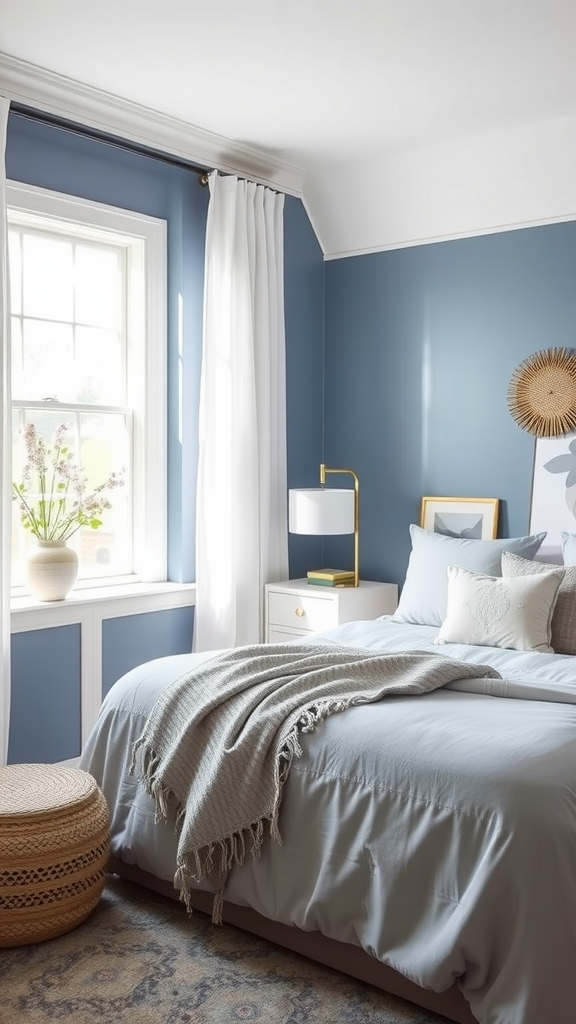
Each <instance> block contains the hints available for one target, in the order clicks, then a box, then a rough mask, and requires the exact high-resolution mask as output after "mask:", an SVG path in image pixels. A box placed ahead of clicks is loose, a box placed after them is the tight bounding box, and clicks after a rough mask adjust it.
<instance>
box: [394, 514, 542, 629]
mask: <svg viewBox="0 0 576 1024" xmlns="http://www.w3.org/2000/svg"><path fill="white" fill-rule="evenodd" d="M545 536H546V534H545V533H537V534H533V535H532V536H530V537H506V538H503V539H501V540H470V539H466V538H463V537H447V536H446V535H445V534H443V533H433V532H432V531H431V530H423V529H422V527H420V526H415V525H414V524H412V526H411V527H410V537H411V540H412V552H411V554H410V560H409V562H408V569H407V571H406V580H405V582H404V586H403V587H402V592H401V594H400V601H399V603H398V607H397V609H396V611H395V612H394V615H393V616H392V617H393V618H394V619H395V620H396V621H397V622H414V623H417V624H419V625H422V626H440V625H441V624H442V622H443V621H444V618H445V616H446V592H447V589H448V577H447V576H446V569H447V568H448V566H449V565H460V566H462V568H463V569H470V570H471V571H472V572H483V573H488V574H489V575H491V576H500V575H501V558H502V552H503V551H512V552H513V553H514V554H515V555H522V556H523V558H534V555H535V554H536V552H537V551H538V548H539V547H540V545H541V543H542V541H543V540H544V538H545Z"/></svg>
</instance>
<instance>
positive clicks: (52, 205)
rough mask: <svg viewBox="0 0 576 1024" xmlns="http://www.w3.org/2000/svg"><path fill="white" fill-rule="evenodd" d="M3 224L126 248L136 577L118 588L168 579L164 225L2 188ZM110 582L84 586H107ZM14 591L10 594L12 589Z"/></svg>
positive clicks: (31, 190) (30, 189) (39, 192)
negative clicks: (36, 226) (40, 227)
mask: <svg viewBox="0 0 576 1024" xmlns="http://www.w3.org/2000/svg"><path fill="white" fill-rule="evenodd" d="M6 191H7V195H6V203H7V211H8V226H9V227H10V225H11V224H19V225H22V224H24V225H27V224H28V225H29V224H33V223H34V219H35V218H36V222H37V223H42V222H43V221H44V220H45V218H49V219H50V221H51V223H50V225H49V229H50V230H51V231H54V230H57V227H58V223H60V224H61V225H62V230H63V231H66V230H69V227H70V225H71V224H73V225H74V229H75V230H78V231H79V233H80V234H82V233H85V237H87V238H95V237H97V238H99V239H101V240H103V241H111V242H112V243H113V244H115V245H116V244H118V243H119V241H120V244H123V245H126V255H127V261H128V282H129V284H128V289H127V291H128V295H127V299H128V310H127V312H128V317H127V321H128V337H127V367H126V374H127V392H128V393H127V405H128V406H129V407H130V408H131V409H132V410H133V436H132V448H133V450H132V453H131V457H132V467H133V556H134V566H133V567H134V573H133V574H132V575H131V576H128V577H127V576H123V577H119V578H118V580H117V582H118V583H119V584H120V583H121V584H125V583H126V582H127V581H132V582H134V583H138V582H161V581H165V580H166V578H167V521H168V516H167V368H166V364H167V347H168V346H167V314H166V296H167V245H166V240H167V225H166V221H164V220H161V219H159V218H156V217H150V216H147V215H144V214H139V213H133V212H131V211H129V210H122V209H118V208H117V207H114V206H107V205H104V204H102V203H96V202H93V201H91V200H88V199H82V198H79V197H77V196H68V195H64V194H62V193H59V192H52V191H50V190H47V189H43V188H38V187H36V186H34V185H26V184H22V183H20V182H15V181H8V182H7V190H6ZM112 583H114V580H111V579H110V578H109V577H108V578H106V577H104V578H102V579H94V580H93V581H92V580H90V581H88V580H85V581H82V583H81V586H82V587H88V586H94V587H97V586H102V585H103V586H106V587H109V586H110V585H111V584H112ZM15 592H16V588H15Z"/></svg>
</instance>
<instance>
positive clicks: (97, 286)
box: [76, 245, 122, 329]
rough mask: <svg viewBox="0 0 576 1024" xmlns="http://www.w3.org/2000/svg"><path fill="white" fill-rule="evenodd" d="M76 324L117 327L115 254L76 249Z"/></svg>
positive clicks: (118, 288)
mask: <svg viewBox="0 0 576 1024" xmlns="http://www.w3.org/2000/svg"><path fill="white" fill-rule="evenodd" d="M76 320H77V322H78V323H82V324H89V325H91V326H93V327H111V328H113V329H118V328H119V327H120V324H121V323H122V266H121V263H120V259H119V253H118V252H117V251H114V250H112V249H103V248H96V247H95V246H86V245H78V246H76Z"/></svg>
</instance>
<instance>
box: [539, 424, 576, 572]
mask: <svg viewBox="0 0 576 1024" xmlns="http://www.w3.org/2000/svg"><path fill="white" fill-rule="evenodd" d="M541 530H546V537H545V539H544V542H543V544H542V547H541V548H540V549H539V551H538V558H539V559H541V560H543V561H545V562H562V533H563V532H566V533H575V534H576V432H574V433H571V434H566V435H565V436H564V437H539V438H538V439H537V441H536V446H535V451H534V472H533V475H532V500H531V505H530V533H532V532H535V533H539V532H540V531H541Z"/></svg>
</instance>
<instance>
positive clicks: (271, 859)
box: [80, 617, 576, 1024]
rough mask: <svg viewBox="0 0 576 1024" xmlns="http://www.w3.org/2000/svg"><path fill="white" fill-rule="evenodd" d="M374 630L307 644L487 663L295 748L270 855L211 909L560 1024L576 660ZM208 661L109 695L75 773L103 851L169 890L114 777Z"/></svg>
mask: <svg viewBox="0 0 576 1024" xmlns="http://www.w3.org/2000/svg"><path fill="white" fill-rule="evenodd" d="M437 632H438V631H437V629H435V628H430V627H425V626H411V625H407V624H404V623H398V622H394V621H392V620H391V619H390V618H388V617H384V618H382V619H379V620H376V621H371V622H356V623H349V624H347V625H344V626H341V627H338V629H336V630H331V631H329V632H326V633H323V634H315V635H314V636H312V637H311V639H310V642H311V643H314V642H315V641H317V640H320V639H321V640H322V641H323V642H326V641H327V640H328V641H331V642H333V643H335V644H337V643H342V644H345V645H347V646H352V645H354V646H359V647H363V648H367V649H393V650H415V649H418V650H423V649H424V650H430V651H435V652H437V653H440V654H441V655H442V656H451V657H454V658H456V659H458V660H463V661H473V662H474V663H478V664H484V665H491V666H492V667H494V668H496V669H497V670H498V672H500V674H501V676H502V679H501V680H493V679H487V680H464V681H462V682H456V683H452V684H450V685H449V686H447V687H444V688H442V689H440V690H436V691H434V692H433V693H430V694H425V695H421V696H418V697H388V698H386V699H385V700H383V701H381V702H380V703H377V704H368V705H363V706H360V707H354V708H350V709H348V710H347V711H345V712H343V713H341V714H334V715H332V716H331V717H330V718H328V719H326V720H325V721H324V722H323V723H322V725H321V726H320V727H319V728H318V729H317V730H316V732H314V733H311V734H308V735H305V736H303V737H302V747H303V754H302V757H301V758H299V759H298V760H296V761H295V762H294V763H293V766H292V768H291V771H290V775H289V778H288V781H287V783H286V786H285V789H284V795H283V801H282V810H281V815H280V823H279V824H280V831H281V835H282V844H281V845H278V844H276V843H268V844H267V845H266V846H265V848H264V849H263V852H262V855H261V857H260V858H259V859H258V860H253V859H252V858H250V859H249V860H248V862H247V863H246V864H244V865H243V866H242V867H237V868H234V869H233V871H232V873H231V875H230V878H229V881H228V885H227V889H226V899H227V900H229V901H231V902H233V903H237V904H240V905H245V906H250V907H252V908H254V909H255V910H256V911H258V912H259V913H260V914H262V915H264V916H265V917H268V918H271V919H273V920H277V921H281V922H283V923H285V924H293V925H297V926H298V927H299V928H301V929H304V930H307V931H311V930H319V931H321V932H322V933H324V934H325V935H327V936H329V937H330V938H333V939H337V940H340V941H342V942H347V943H353V944H358V945H360V946H362V947H363V948H364V949H365V950H366V951H367V952H369V953H371V954H372V955H373V956H375V957H377V958H378V959H380V960H382V961H383V962H384V963H386V964H388V965H390V966H391V967H393V968H395V969H396V970H397V971H399V972H400V973H401V974H403V975H405V976H406V977H407V978H410V979H411V980H412V981H414V982H416V983H417V984H418V985H420V986H422V987H425V988H432V989H434V990H436V991H443V990H445V989H447V988H449V987H450V986H451V985H452V984H453V982H454V981H457V983H458V984H459V985H460V987H461V989H462V992H463V994H464V996H465V997H466V999H467V1000H468V1001H469V1003H470V1005H471V1008H472V1011H473V1013H474V1015H475V1016H476V1017H477V1019H478V1021H480V1022H481V1024H571V1022H572V1021H573V1020H575V1019H576V658H574V657H569V656H563V655H550V654H540V653H538V654H530V653H521V652H515V651H509V650H500V649H494V648H488V647H465V646H462V645H456V644H454V645H450V644H448V645H443V646H442V647H441V648H438V647H437V646H435V645H434V644H433V642H432V641H433V637H434V636H435V635H436V634H437ZM212 656H213V654H204V655H198V654H196V655H194V654H190V655H181V656H177V657H169V658H163V659H159V660H157V661H154V662H150V663H149V664H147V665H143V666H141V667H139V668H137V669H134V670H133V671H132V672H129V673H128V674H127V675H125V676H124V677H123V678H122V679H120V680H119V681H118V682H117V683H116V684H115V686H114V687H113V688H112V690H111V691H110V693H109V694H108V696H107V698H106V699H105V701H104V703H103V705H102V708H101V710H100V714H99V716H98V721H97V723H96V725H95V727H94V729H93V731H92V733H91V735H90V737H89V739H88V742H87V744H86V746H85V749H84V751H83V753H82V758H81V762H80V764H81V767H82V768H84V769H86V770H87V771H89V772H91V773H92V774H93V775H94V776H95V778H96V779H97V781H98V783H99V785H100V786H101V788H102V790H103V792H104V794H105V796H106V798H107V801H108V804H109V807H110V814H111V832H112V853H113V854H114V856H115V857H117V858H119V859H120V860H123V861H125V862H126V863H128V864H135V865H137V866H138V867H140V868H142V869H144V870H145V871H148V872H151V873H152V874H154V875H155V876H157V877H159V878H161V879H164V880H168V881H172V879H173V876H174V870H175V863H176V847H177V840H176V836H175V834H174V832H173V829H172V828H170V827H168V826H166V825H163V824H162V823H156V822H155V817H154V805H153V803H152V800H151V799H150V797H148V795H147V794H146V793H145V791H144V789H143V787H142V786H141V785H140V784H139V783H138V782H137V780H136V778H135V777H133V776H131V775H130V774H129V771H128V766H129V763H130V756H131V747H132V744H133V742H134V741H135V740H136V739H137V738H138V737H139V736H140V734H141V732H142V729H143V726H144V723H145V721H146V717H147V714H148V712H149V710H150V708H151V707H152V704H153V703H154V701H155V700H156V698H157V696H158V695H159V693H160V692H161V690H162V688H164V687H166V686H167V685H168V684H169V683H171V682H172V681H173V680H174V679H176V678H177V677H178V676H180V675H182V674H183V673H184V672H185V671H188V670H189V669H190V668H191V667H192V666H193V665H194V664H195V663H198V662H199V661H200V660H205V659H206V658H209V657H212Z"/></svg>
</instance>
